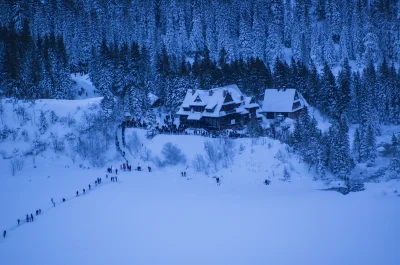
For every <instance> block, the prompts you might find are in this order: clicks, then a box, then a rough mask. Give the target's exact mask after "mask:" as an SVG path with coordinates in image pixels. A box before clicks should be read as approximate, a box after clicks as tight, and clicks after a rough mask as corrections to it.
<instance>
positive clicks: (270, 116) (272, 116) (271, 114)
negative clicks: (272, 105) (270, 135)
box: [267, 112, 275, 119]
mask: <svg viewBox="0 0 400 265" xmlns="http://www.w3.org/2000/svg"><path fill="white" fill-rule="evenodd" d="M273 118H275V115H274V113H273V112H267V119H273Z"/></svg>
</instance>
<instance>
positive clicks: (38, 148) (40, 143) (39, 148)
mask: <svg viewBox="0 0 400 265" xmlns="http://www.w3.org/2000/svg"><path fill="white" fill-rule="evenodd" d="M46 148H47V142H46V141H44V140H42V139H40V137H39V136H36V137H35V139H33V141H32V148H31V151H29V152H28V153H27V154H30V155H37V154H39V153H41V152H43V151H45V150H46Z"/></svg>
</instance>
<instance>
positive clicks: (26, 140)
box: [21, 129, 29, 142]
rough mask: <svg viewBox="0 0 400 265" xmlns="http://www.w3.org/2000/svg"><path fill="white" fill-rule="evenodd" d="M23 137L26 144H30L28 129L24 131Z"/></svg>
mask: <svg viewBox="0 0 400 265" xmlns="http://www.w3.org/2000/svg"><path fill="white" fill-rule="evenodd" d="M21 137H22V139H24V141H25V142H29V134H28V131H27V130H26V129H24V130H22V132H21Z"/></svg>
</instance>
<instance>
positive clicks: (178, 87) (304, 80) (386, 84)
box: [0, 20, 400, 124]
mask: <svg viewBox="0 0 400 265" xmlns="http://www.w3.org/2000/svg"><path fill="white" fill-rule="evenodd" d="M0 30H1V34H0V47H1V49H2V51H3V52H1V53H0V56H1V57H0V70H1V74H2V75H1V77H2V78H1V80H0V81H1V90H0V92H1V94H2V95H4V96H7V97H16V98H20V99H37V98H58V99H61V98H67V99H71V98H73V97H74V95H75V94H76V91H74V88H73V86H72V81H71V78H70V74H71V72H75V71H73V70H71V58H70V57H69V56H68V52H67V48H66V45H65V41H64V39H63V37H62V36H61V35H56V34H55V33H54V32H53V33H50V34H49V35H44V36H43V37H39V36H37V37H33V36H32V35H31V33H30V32H31V30H30V24H29V22H28V21H27V20H25V22H24V24H23V28H22V31H21V32H17V31H16V30H15V28H14V27H12V26H11V27H10V26H2V27H1V28H0ZM90 56H91V58H92V59H91V60H89V61H88V62H87V63H82V64H81V65H80V67H81V68H82V69H81V71H80V72H85V73H87V72H89V74H90V77H91V80H92V82H93V83H94V85H95V86H96V88H97V89H98V90H99V91H100V92H101V94H102V95H103V96H104V97H105V100H104V101H105V102H104V105H105V106H106V108H110V109H112V108H113V107H112V106H113V105H114V104H115V98H116V99H117V100H118V101H119V103H122V104H123V105H124V106H125V109H126V110H127V111H132V112H133V113H134V114H135V116H140V115H141V114H143V113H145V112H146V110H147V109H148V107H149V102H148V98H147V93H148V92H152V93H154V94H155V95H157V96H159V97H160V98H161V100H162V101H164V103H165V106H166V107H167V109H169V110H171V111H173V110H176V108H177V106H179V104H180V102H181V101H182V100H183V97H184V95H185V93H186V91H187V89H189V88H195V89H198V88H202V89H209V88H212V87H217V86H223V85H228V84H232V83H236V84H237V85H238V86H239V87H240V88H241V89H242V90H243V92H244V93H245V94H247V95H251V96H255V97H256V98H259V96H260V95H262V93H263V90H264V89H265V88H278V89H285V88H289V87H294V88H296V89H298V90H299V91H300V92H301V93H302V94H303V95H304V97H305V98H306V100H307V101H308V103H310V104H311V105H312V106H315V107H317V108H318V109H319V110H320V111H321V113H322V114H323V115H325V116H327V117H331V118H337V119H339V118H340V117H342V116H343V115H344V116H346V118H347V119H348V121H349V122H351V123H358V124H372V123H376V124H399V123H400V77H399V75H400V72H398V71H397V70H396V69H395V66H394V63H393V62H392V63H390V64H389V63H388V62H387V61H386V59H385V58H384V59H383V60H382V61H381V62H380V63H379V64H378V65H377V67H375V66H374V64H373V61H372V60H370V61H369V62H368V63H367V64H366V67H365V68H364V70H363V71H362V72H354V71H352V69H351V68H350V65H349V62H348V60H347V58H345V59H344V60H343V63H342V64H341V65H340V66H341V67H340V69H341V70H340V71H339V72H338V73H337V74H335V75H334V74H333V73H332V70H331V67H330V66H329V64H328V63H327V62H325V63H324V64H323V67H322V69H321V70H320V71H317V67H316V65H314V64H313V63H309V64H305V63H303V62H301V61H299V60H298V61H296V60H295V59H294V58H292V61H291V62H290V63H287V62H286V61H284V60H280V59H279V58H278V57H276V58H275V61H274V62H273V64H272V65H271V66H270V65H269V64H265V63H264V62H263V61H262V60H261V59H259V58H258V57H256V58H254V57H250V58H248V59H247V60H243V59H241V58H239V59H235V60H229V54H228V53H227V52H226V51H225V49H222V50H221V52H220V53H219V55H218V58H217V59H216V60H214V59H212V57H211V55H210V52H209V49H208V47H207V46H205V47H204V48H203V49H202V51H198V52H195V53H194V56H193V60H191V62H189V61H188V60H187V57H185V56H184V55H182V56H180V58H176V56H174V55H170V54H168V51H167V49H166V47H165V46H163V47H162V48H161V51H160V52H159V53H157V55H156V59H155V60H156V62H155V69H152V66H151V55H150V52H149V50H148V49H147V48H146V47H145V46H140V45H139V44H138V43H137V42H135V41H133V42H131V43H122V44H121V45H118V43H117V42H111V43H107V41H106V39H103V41H102V42H101V44H100V47H99V49H95V48H92V49H91V52H90ZM114 97H115V98H114ZM141 112H142V113H141Z"/></svg>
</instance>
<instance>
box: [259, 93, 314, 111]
mask: <svg viewBox="0 0 400 265" xmlns="http://www.w3.org/2000/svg"><path fill="white" fill-rule="evenodd" d="M306 105H307V102H306V101H305V100H304V98H303V96H302V95H301V94H300V92H298V91H297V90H296V89H293V88H289V89H285V90H283V89H280V90H277V89H266V90H265V92H264V101H263V105H262V108H261V111H262V112H295V111H297V110H299V109H302V108H303V107H304V106H306Z"/></svg>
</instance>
